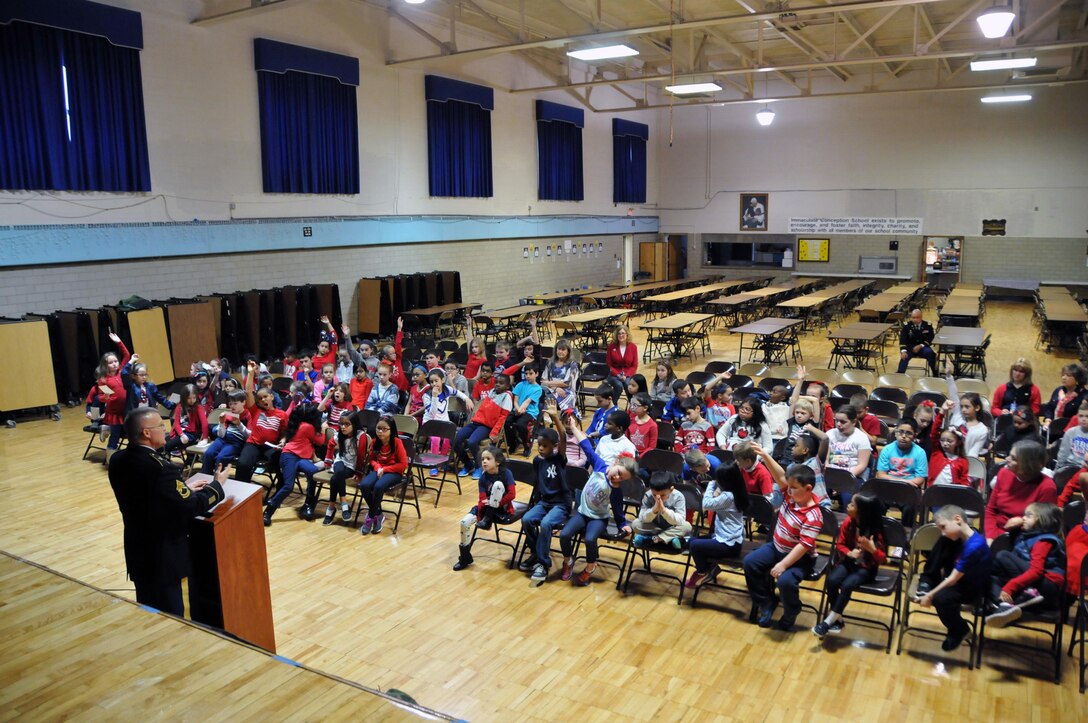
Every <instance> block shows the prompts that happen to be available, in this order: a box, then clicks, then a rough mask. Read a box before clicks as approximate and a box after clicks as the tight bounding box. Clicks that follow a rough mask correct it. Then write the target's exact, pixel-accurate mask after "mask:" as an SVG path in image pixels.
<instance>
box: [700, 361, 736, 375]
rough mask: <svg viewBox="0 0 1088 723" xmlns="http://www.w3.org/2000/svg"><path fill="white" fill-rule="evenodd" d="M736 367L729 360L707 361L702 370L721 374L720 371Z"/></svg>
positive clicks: (729, 370) (732, 369) (731, 369)
mask: <svg viewBox="0 0 1088 723" xmlns="http://www.w3.org/2000/svg"><path fill="white" fill-rule="evenodd" d="M736 368H737V365H736V364H734V363H733V362H731V361H709V362H707V363H706V366H705V367H704V368H703V371H705V372H708V373H710V374H721V373H722V372H731V371H734V370H735V369H736Z"/></svg>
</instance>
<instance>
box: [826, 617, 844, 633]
mask: <svg viewBox="0 0 1088 723" xmlns="http://www.w3.org/2000/svg"><path fill="white" fill-rule="evenodd" d="M845 627H846V623H845V622H843V619H842V618H839V619H838V620H836V621H835V622H833V623H831V625H830V626H829V627H828V628H827V632H829V633H841V632H842V629H843V628H845Z"/></svg>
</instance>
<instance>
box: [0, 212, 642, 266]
mask: <svg viewBox="0 0 1088 723" xmlns="http://www.w3.org/2000/svg"><path fill="white" fill-rule="evenodd" d="M307 227H308V228H309V229H310V230H311V235H310V236H304V235H303V234H304V229H305V228H307ZM657 230H658V218H657V216H381V217H368V218H352V219H330V218H316V219H305V218H294V219H268V220H250V221H221V222H200V221H194V222H190V223H122V224H72V225H61V224H58V225H51V226H0V268H3V267H11V266H38V265H48V264H68V263H80V262H87V261H120V260H125V259H142V258H148V257H172V256H205V255H208V254H229V253H246V252H254V251H283V250H295V249H312V248H330V247H340V246H377V245H384V244H409V243H436V242H442V241H479V240H497V239H524V238H547V237H563V236H603V235H617V234H648V233H657Z"/></svg>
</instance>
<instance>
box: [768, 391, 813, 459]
mask: <svg viewBox="0 0 1088 723" xmlns="http://www.w3.org/2000/svg"><path fill="white" fill-rule="evenodd" d="M815 416H816V407H815V405H814V404H813V401H812V399H810V398H808V397H802V398H801V399H798V400H796V401H795V402H794V403H793V406H792V416H790V418H789V419H788V420H787V421H786V439H787V440H788V441H787V442H786V444H785V449H784V450H783V453H782V454H781V455H780V456H779V458H778V463H779V464H790V463H791V462H793V461H794V459H793V447H794V445H795V444H796V443H797V439H798V438H799V437H800V436H801V435H803V434H808V433H814V434H815V433H820V432H821V430H820V428H819V427H818V426H816V425H815V424H814V423H813V419H814V418H815Z"/></svg>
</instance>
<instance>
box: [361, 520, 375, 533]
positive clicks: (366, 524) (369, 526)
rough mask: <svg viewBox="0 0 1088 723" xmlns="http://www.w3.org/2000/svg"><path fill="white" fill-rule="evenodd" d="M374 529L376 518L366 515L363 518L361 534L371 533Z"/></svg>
mask: <svg viewBox="0 0 1088 723" xmlns="http://www.w3.org/2000/svg"><path fill="white" fill-rule="evenodd" d="M373 529H374V518H373V517H371V516H370V515H367V516H366V519H364V520H363V524H362V525H361V526H360V527H359V534H360V535H369V534H370V531H371V530H373Z"/></svg>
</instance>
